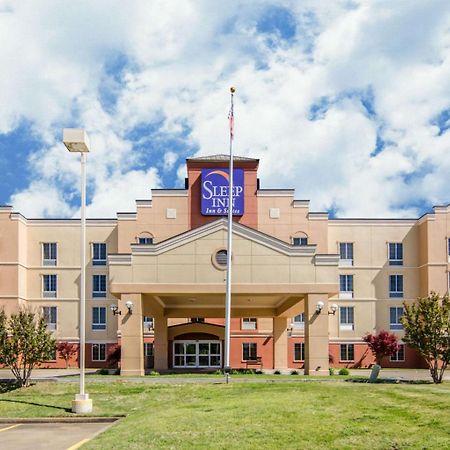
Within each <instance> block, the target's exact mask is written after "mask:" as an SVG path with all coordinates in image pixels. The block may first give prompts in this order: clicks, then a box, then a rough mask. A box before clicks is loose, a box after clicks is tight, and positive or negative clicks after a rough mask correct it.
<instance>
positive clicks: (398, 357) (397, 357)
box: [391, 344, 405, 362]
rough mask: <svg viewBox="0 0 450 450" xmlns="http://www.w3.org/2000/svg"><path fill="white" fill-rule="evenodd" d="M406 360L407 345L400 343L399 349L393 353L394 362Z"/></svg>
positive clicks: (392, 359)
mask: <svg viewBox="0 0 450 450" xmlns="http://www.w3.org/2000/svg"><path fill="white" fill-rule="evenodd" d="M404 360H405V345H404V344H399V346H398V351H397V352H395V353H394V354H393V355H391V361H392V362H400V361H404Z"/></svg>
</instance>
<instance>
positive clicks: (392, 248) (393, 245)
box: [388, 242, 404, 266]
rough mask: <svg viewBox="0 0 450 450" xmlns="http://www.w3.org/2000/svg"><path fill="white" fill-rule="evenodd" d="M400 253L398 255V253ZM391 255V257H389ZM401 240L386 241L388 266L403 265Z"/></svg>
mask: <svg viewBox="0 0 450 450" xmlns="http://www.w3.org/2000/svg"><path fill="white" fill-rule="evenodd" d="M399 254H400V255H399ZM391 256H393V257H391ZM399 256H401V257H399ZM403 257H404V255H403V242H388V261H389V265H390V266H403Z"/></svg>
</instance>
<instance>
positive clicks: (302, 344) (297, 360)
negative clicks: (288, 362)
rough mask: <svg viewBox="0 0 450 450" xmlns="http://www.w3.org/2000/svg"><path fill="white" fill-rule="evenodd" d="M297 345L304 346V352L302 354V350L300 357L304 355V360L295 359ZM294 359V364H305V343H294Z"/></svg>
mask: <svg viewBox="0 0 450 450" xmlns="http://www.w3.org/2000/svg"><path fill="white" fill-rule="evenodd" d="M296 345H301V346H303V352H302V350H300V356H301V353H303V359H296V358H295V346H296ZM293 350H294V359H293V361H294V362H304V361H305V343H304V342H294V349H293Z"/></svg>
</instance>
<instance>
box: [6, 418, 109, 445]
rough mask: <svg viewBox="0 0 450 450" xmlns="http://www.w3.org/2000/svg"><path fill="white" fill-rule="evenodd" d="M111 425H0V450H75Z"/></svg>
mask: <svg viewBox="0 0 450 450" xmlns="http://www.w3.org/2000/svg"><path fill="white" fill-rule="evenodd" d="M110 426H111V423H15V424H13V423H11V424H6V423H2V424H0V448H1V449H2V450H75V449H77V448H79V447H81V446H82V445H83V444H85V443H86V442H88V441H90V440H91V439H92V438H94V437H95V436H96V435H97V434H99V433H101V432H103V431H105V430H106V429H107V428H108V427H110Z"/></svg>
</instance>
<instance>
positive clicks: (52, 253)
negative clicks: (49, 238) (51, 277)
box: [42, 242, 57, 266]
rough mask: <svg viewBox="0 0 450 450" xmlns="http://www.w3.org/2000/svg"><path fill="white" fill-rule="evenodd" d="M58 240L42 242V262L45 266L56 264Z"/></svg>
mask: <svg viewBox="0 0 450 450" xmlns="http://www.w3.org/2000/svg"><path fill="white" fill-rule="evenodd" d="M56 254H57V251H56V242H45V243H44V244H42V264H43V265H44V266H56Z"/></svg>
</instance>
